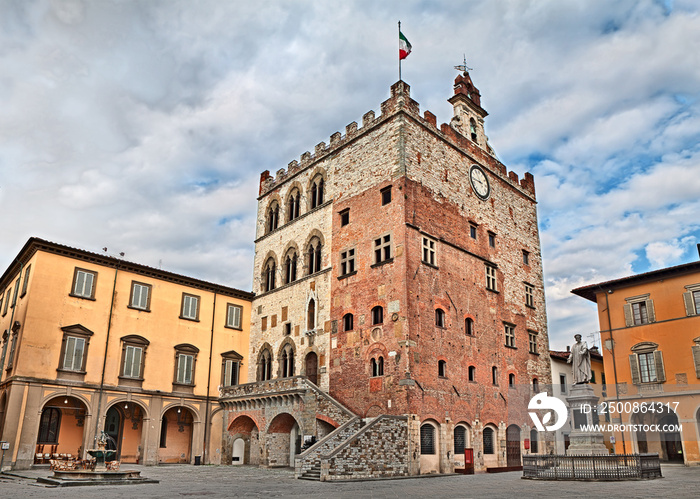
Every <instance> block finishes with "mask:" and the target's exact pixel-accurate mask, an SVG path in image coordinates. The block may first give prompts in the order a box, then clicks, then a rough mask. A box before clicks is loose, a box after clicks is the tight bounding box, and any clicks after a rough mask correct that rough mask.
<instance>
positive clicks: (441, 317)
mask: <svg viewBox="0 0 700 499" xmlns="http://www.w3.org/2000/svg"><path fill="white" fill-rule="evenodd" d="M435 325H436V326H437V327H445V311H444V310H443V309H441V308H436V309H435Z"/></svg>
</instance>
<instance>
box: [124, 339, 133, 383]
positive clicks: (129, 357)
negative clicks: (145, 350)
mask: <svg viewBox="0 0 700 499" xmlns="http://www.w3.org/2000/svg"><path fill="white" fill-rule="evenodd" d="M133 363H134V347H132V346H127V347H126V352H125V353H124V376H131V366H132V365H133Z"/></svg>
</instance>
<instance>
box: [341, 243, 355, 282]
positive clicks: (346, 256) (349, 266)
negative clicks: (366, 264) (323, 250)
mask: <svg viewBox="0 0 700 499" xmlns="http://www.w3.org/2000/svg"><path fill="white" fill-rule="evenodd" d="M353 272H355V248H350V249H347V250H345V251H341V252H340V275H341V276H344V275H348V274H352V273H353Z"/></svg>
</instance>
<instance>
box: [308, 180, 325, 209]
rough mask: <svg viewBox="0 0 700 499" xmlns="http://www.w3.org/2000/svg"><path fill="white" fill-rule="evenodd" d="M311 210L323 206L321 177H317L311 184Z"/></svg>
mask: <svg viewBox="0 0 700 499" xmlns="http://www.w3.org/2000/svg"><path fill="white" fill-rule="evenodd" d="M310 204H311V209H312V210H313V209H314V208H316V207H318V206H321V205H322V204H323V177H322V176H320V175H318V176H316V178H315V179H314V180H313V182H312V183H311V203H310Z"/></svg>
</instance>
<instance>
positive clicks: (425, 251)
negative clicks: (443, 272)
mask: <svg viewBox="0 0 700 499" xmlns="http://www.w3.org/2000/svg"><path fill="white" fill-rule="evenodd" d="M421 248H422V251H421V257H422V258H421V261H422V262H423V263H425V264H426V265H430V266H431V267H436V268H437V241H436V240H435V239H433V238H432V237H428V236H425V235H424V236H421Z"/></svg>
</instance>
